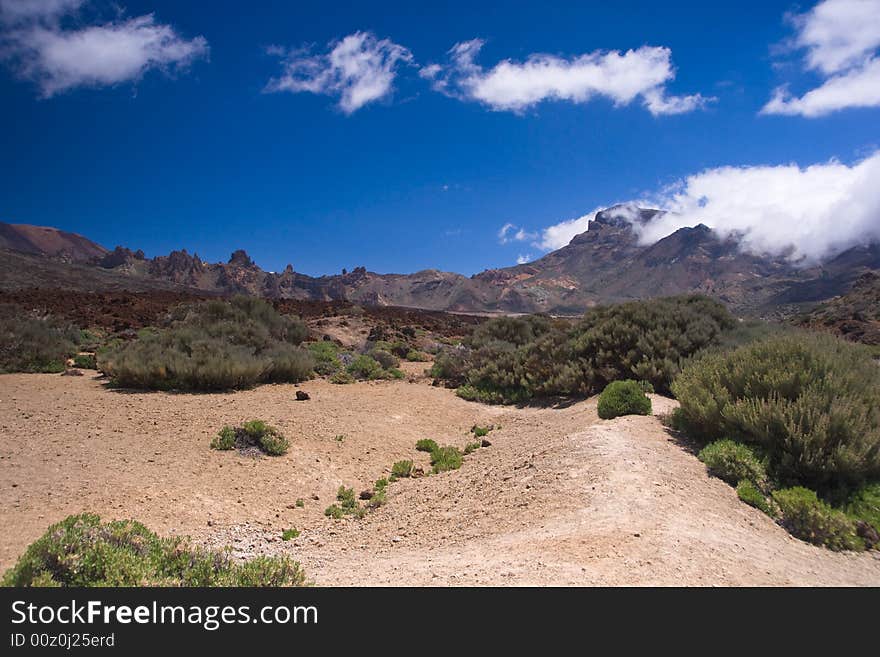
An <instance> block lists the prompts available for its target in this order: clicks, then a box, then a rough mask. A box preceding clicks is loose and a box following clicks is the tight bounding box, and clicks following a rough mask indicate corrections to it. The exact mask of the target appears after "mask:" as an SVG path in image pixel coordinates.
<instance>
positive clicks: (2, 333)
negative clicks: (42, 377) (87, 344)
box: [0, 306, 81, 374]
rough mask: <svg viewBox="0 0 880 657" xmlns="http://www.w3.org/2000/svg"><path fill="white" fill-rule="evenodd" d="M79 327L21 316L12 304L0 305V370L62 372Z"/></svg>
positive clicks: (73, 352)
mask: <svg viewBox="0 0 880 657" xmlns="http://www.w3.org/2000/svg"><path fill="white" fill-rule="evenodd" d="M80 340H81V333H80V331H79V330H78V329H77V328H75V327H73V326H70V325H66V324H62V323H60V322H56V321H54V320H52V319H50V318H45V317H25V316H22V314H21V311H20V310H19V309H17V308H13V307H12V306H0V374H2V373H8V372H63V371H64V368H65V366H66V363H67V359H68V358H70V357H71V356H73V355H74V354H75V353H76V352H77V345H78V344H79V343H80Z"/></svg>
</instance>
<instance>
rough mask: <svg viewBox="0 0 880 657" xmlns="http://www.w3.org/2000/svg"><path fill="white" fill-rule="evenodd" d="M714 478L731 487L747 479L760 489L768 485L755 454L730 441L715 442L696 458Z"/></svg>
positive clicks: (761, 464) (762, 468)
mask: <svg viewBox="0 0 880 657" xmlns="http://www.w3.org/2000/svg"><path fill="white" fill-rule="evenodd" d="M697 458H699V459H700V460H701V461H702V462H703V463H705V464H706V467H707V468H708V469H709V472H711V473H712V474H713V475H715V476H716V477H719V478H721V479H723V480H724V481H726V482H727V483H728V484H730V485H732V486H736V485H737V483H738V482H739V481H740V480H742V479H748V480H750V481H751V482H752V483H754V484H755V485H757V486H758V487H759V488H760V489H762V490H766V489H767V485H768V478H767V471H766V469H765V468H764V464H763V463H762V462H761V460H760V459H759V458H758V457H757V455H756V454H755V452H754V451H753V450H752V449H751V448H750V447H748V446H746V445H743V444H742V443H737V442H734V441H732V440H716V441H715V442H714V443H710V444H708V445H706V446H705V447H704V448H703V449H702V450H700V453H699V455H698V457H697Z"/></svg>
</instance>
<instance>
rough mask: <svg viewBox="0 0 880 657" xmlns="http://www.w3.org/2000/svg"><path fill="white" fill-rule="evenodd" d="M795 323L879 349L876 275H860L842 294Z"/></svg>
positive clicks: (879, 275)
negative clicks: (823, 330)
mask: <svg viewBox="0 0 880 657" xmlns="http://www.w3.org/2000/svg"><path fill="white" fill-rule="evenodd" d="M798 323H799V324H801V325H802V326H808V327H811V328H820V329H825V330H830V331H832V332H834V333H837V334H838V335H842V336H844V337H847V338H849V339H850V340H854V341H856V342H862V343H864V344H870V345H880V273H878V272H868V273H865V274H862V275H861V276H860V277H859V278H858V279H856V281H855V283H853V285H852V287H851V288H850V290H849V291H848V292H847V293H846V294H843V295H841V296H839V297H834V298H833V299H831V300H829V301H826V302H825V303H822V304H820V305H819V306H817V307H816V308H814V309H813V310H812V311H810V312H809V313H807V314H805V315H803V316H802V317H800V318H798Z"/></svg>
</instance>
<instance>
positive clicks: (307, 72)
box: [266, 32, 413, 114]
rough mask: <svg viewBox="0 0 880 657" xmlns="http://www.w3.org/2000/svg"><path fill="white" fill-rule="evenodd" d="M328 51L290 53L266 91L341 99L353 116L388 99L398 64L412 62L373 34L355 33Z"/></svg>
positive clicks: (404, 51)
mask: <svg viewBox="0 0 880 657" xmlns="http://www.w3.org/2000/svg"><path fill="white" fill-rule="evenodd" d="M328 48H329V52H327V53H326V54H321V55H311V54H308V52H303V51H293V52H290V53H287V54H286V56H285V59H284V62H283V72H282V74H281V75H280V76H279V77H277V78H273V79H271V80H270V81H269V83H268V84H267V85H266V91H267V92H279V91H289V92H291V93H300V92H308V93H313V94H325V95H329V96H338V97H339V108H340V109H341V110H342V111H343V112H345V113H346V114H351V113H352V112H354V111H356V110H358V109H360V108H361V107H363V106H364V105H366V104H368V103H371V102H374V101H377V100H380V99H382V98H385V97H386V96H389V95H390V94H391V93H392V91H393V89H394V78H395V76H396V75H397V67H398V65H399V64H401V63H407V64H408V63H411V62H412V61H413V57H412V54H411V53H410V52H409V50H407V49H406V48H404V47H403V46H400V45H398V44H396V43H394V42H393V41H390V40H389V39H381V40H379V39H377V38H376V36H375V35H374V34H372V33H370V32H355V33H354V34H350V35H348V36H347V37H345V38H344V39H342V40H341V41H337V42H333V43H331V44H329V46H328ZM276 54H277V53H276Z"/></svg>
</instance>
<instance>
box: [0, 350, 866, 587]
mask: <svg viewBox="0 0 880 657" xmlns="http://www.w3.org/2000/svg"><path fill="white" fill-rule="evenodd" d="M404 365H405V367H407V369H408V373H409V374H411V375H413V376H415V375H417V374H418V373H419V372H420V371H421V370H423V369H424V364H409V363H407V364H404ZM300 388H301V389H303V390H306V391H308V392H309V393H310V394H311V397H312V399H311V400H310V401H307V402H296V401H294V392H295V390H296V387H295V386H291V385H278V386H262V387H260V388H257V389H255V390H251V391H246V392H238V393H234V394H211V395H175V394H166V393H128V392H117V391H112V390H108V389H106V388H105V387H104V386H103V385H102V384H101V382H100V381H98V380H95V379H94V378H93V377H92V376H88V375H87V376H85V377H61V376H58V375H4V376H0V526H2V527H3V531H2V532H0V568H6V567H8V566H10V565H12V563H14V561H15V559H16V557H17V556H18V555H19V554H20V553H21V551H22V550H23V549H24V548H25V547H26V546H27V544H28V543H30V542H31V541H33V540H34V539H35V538H37V537H38V536H40V535H41V534H42V533H43V531H44V530H45V529H46V527H47V526H48V525H49V524H51V523H53V522H56V521H58V520H60V519H61V518H63V517H65V516H66V515H68V514H71V513H77V512H80V511H83V510H91V511H95V512H97V513H99V514H100V515H101V516H103V517H105V518H127V517H133V518H137V519H139V520H141V521H142V522H144V523H145V524H146V525H147V526H149V527H151V528H153V529H155V530H157V531H159V532H160V533H166V534H167V533H182V534H189V535H191V536H192V537H193V538H194V539H195V540H196V541H198V542H200V543H203V544H206V545H212V546H215V545H231V546H232V547H233V551H234V553H235V554H237V555H242V556H245V555H254V554H260V553H279V552H284V553H288V554H291V555H292V556H294V557H295V558H297V559H299V560H301V561H302V562H303V564H304V566H305V567H306V569H307V571H308V574H309V576H310V578H311V579H312V580H313V581H314V582H315V583H317V584H319V585H365V584H391V585H470V584H480V585H530V584H557V585H571V584H574V585H589V584H606V585H619V584H623V585H631V584H635V585H639V584H662V585H692V584H696V585H743V584H756V585H779V584H788V585H792V584H801V585H814V584H822V585H852V584H863V585H880V555H878V553H877V552H874V553H871V554H865V553H862V554H846V553H833V552H829V551H827V550H824V549H820V548H816V547H813V546H810V545H807V544H805V543H802V542H800V541H798V540H796V539H794V538H792V537H790V536H789V535H788V534H787V533H786V532H785V531H784V530H782V529H781V528H779V527H778V526H776V525H775V524H774V523H773V522H772V521H771V520H770V519H769V518H767V517H766V516H764V515H763V514H761V513H760V512H758V511H756V510H754V509H752V508H750V507H748V506H746V505H744V504H742V503H741V502H740V501H739V500H738V499H737V498H736V494H735V492H734V491H733V489H732V488H730V487H729V486H727V485H726V484H724V483H723V482H721V481H719V480H717V479H712V478H710V477H708V476H707V475H706V473H705V468H704V467H703V465H702V464H701V463H700V462H699V461H698V460H697V459H696V458H695V457H694V456H693V455H692V454H691V453H689V452H688V451H687V449H686V448H685V447H683V446H682V445H679V444H677V443H676V442H675V440H674V438H673V437H671V436H670V435H669V434H668V433H667V432H666V431H665V430H664V429H663V428H662V426H661V425H660V423H659V421H658V420H657V419H656V418H652V417H628V418H618V419H617V420H612V421H602V420H599V419H598V417H597V416H596V411H595V401H594V400H587V401H584V402H579V403H577V404H574V405H572V406H570V407H568V408H555V409H554V408H522V409H518V408H506V407H505V408H500V407H489V406H483V405H479V404H473V403H469V402H465V401H463V400H460V399H458V398H456V397H455V395H454V394H453V393H452V392H451V391H449V390H444V389H441V388H434V387H431V386H430V385H428V384H427V382H425V381H424V380H419V381H417V382H415V383H408V382H404V381H396V382H377V383H359V384H354V385H347V386H334V385H332V384H329V383H326V382H324V381H312V382H309V383H307V384H302V385H301V386H300ZM673 403H674V402H671V401H669V400H666V399H663V398H662V397H654V406H655V411H656V412H661V411H664V410H668V409H670V408H671V407H672V404H673ZM252 418H262V419H265V420H267V421H269V422H271V423H274V424H276V425H277V426H278V427H279V428H280V429H281V430H282V431H283V432H284V433H285V434H286V435H287V436H288V437H289V438H290V439H291V442H292V447H291V450H290V452H289V453H288V454H287V455H285V456H282V457H278V458H268V457H264V458H258V459H252V458H247V457H243V456H240V455H239V454H238V453H235V452H215V451H212V450H210V449H208V443H209V441H210V439H211V437H212V435H213V434H214V433H216V431H217V430H218V429H219V428H220V426H222V425H223V424H225V423H232V424H237V423H240V422H242V421H244V420H247V419H252ZM474 423H481V424H487V423H494V424H500V425H501V427H502V428H501V429H500V430H498V431H493V432H492V433H491V434H490V435H489V437H488V438H489V440H490V441H491V442H492V446H491V447H488V448H486V449H482V450H479V451H477V452H476V453H474V454H472V455H471V456H468V457H466V458H465V463H464V465H463V467H462V469H461V470H458V471H456V472H450V473H444V474H441V475H435V476H431V477H427V478H421V479H414V480H404V481H400V482H397V483H395V484H393V485H392V486H391V488H390V491H391V492H390V495H389V500H388V504H387V505H386V506H384V507H382V508H381V509H379V510H377V511H375V512H372V513H371V514H370V515H368V516H367V517H366V518H364V519H362V520H355V519H349V520H342V521H333V520H329V519H327V518H325V517H324V516H323V510H324V508H326V507H327V506H328V505H329V504H330V503H332V502H333V498H334V495H335V491H336V489H337V488H338V486H340V485H341V484H345V485H347V486H353V487H354V488H355V490H356V491H360V490H361V489H364V488H369V487H370V486H371V484H372V482H373V481H374V480H375V479H376V478H378V477H379V476H382V475H383V474H387V473H388V471H389V469H390V466H391V464H392V463H393V462H394V461H396V460H399V459H404V458H406V459H413V460H415V461H417V463H419V464H422V465H427V455H425V454H422V453H419V452H416V451H415V449H414V444H415V441H416V440H418V439H419V438H434V439H435V440H437V441H438V442H439V443H441V444H455V445H458V446H460V447H462V446H464V445H465V443H466V442H467V441H468V433H467V432H468V429H469V428H470V427H471V425H473V424H474ZM339 435H342V436H345V438H344V440H342V441H338V440H336V439H335V436H339ZM314 496H317V497H318V498H319V499H313V497H314ZM298 498H302V499H304V500H305V508H304V509H298V508H295V506H294V503H295V501H296V500H297V499H298ZM289 527H296V528H297V529H299V530H301V531H302V535H301V536H300V537H299V538H298V539H295V540H293V541H289V542H282V541H281V540H280V535H281V532H282V531H283V530H284V529H287V528H289Z"/></svg>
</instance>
